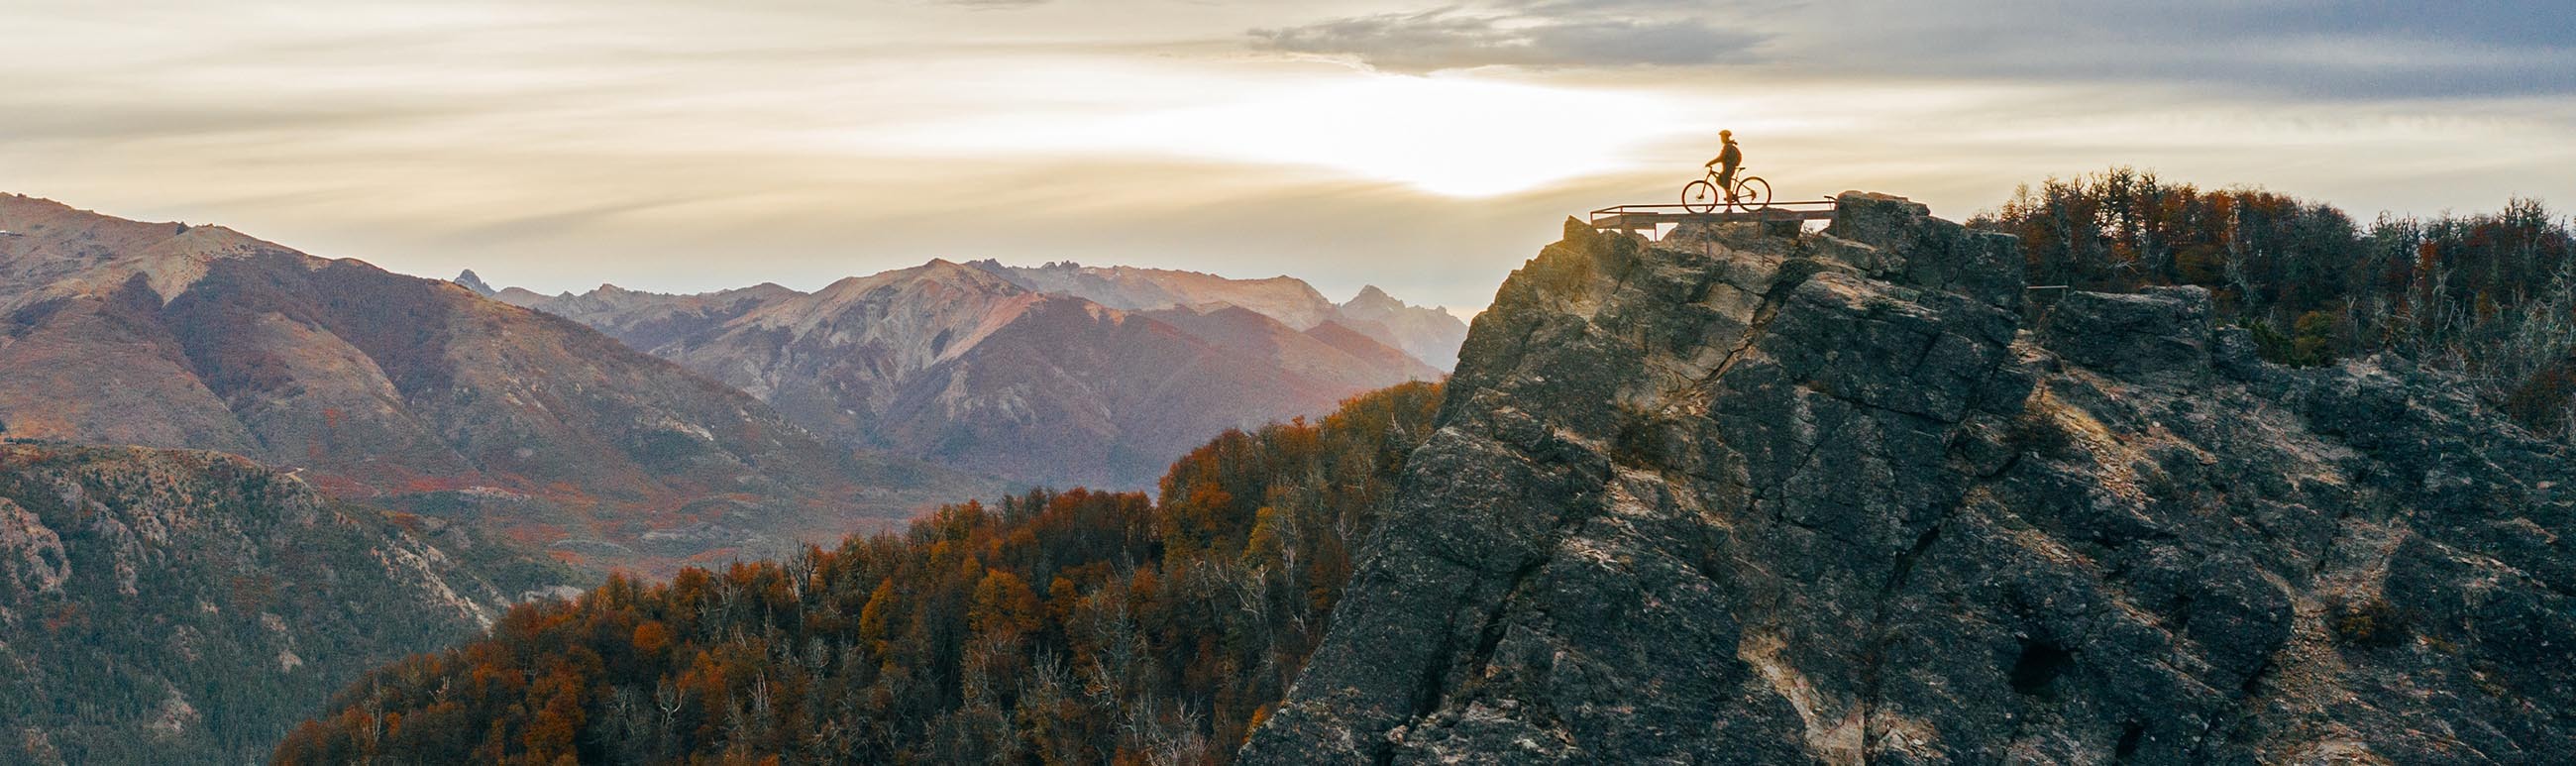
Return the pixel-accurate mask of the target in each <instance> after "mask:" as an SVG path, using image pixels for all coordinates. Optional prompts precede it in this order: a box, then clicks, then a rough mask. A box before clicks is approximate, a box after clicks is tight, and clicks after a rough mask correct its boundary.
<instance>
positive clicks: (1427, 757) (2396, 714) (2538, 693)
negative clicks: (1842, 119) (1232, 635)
mask: <svg viewBox="0 0 2576 766" xmlns="http://www.w3.org/2000/svg"><path fill="white" fill-rule="evenodd" d="M1841 202H1842V207H1841V212H1840V213H1839V216H1838V218H1837V219H1836V220H1835V221H1834V222H1833V224H1832V226H1830V227H1829V228H1827V229H1826V230H1825V231H1824V232H1823V233H1821V234H1813V233H1811V234H1806V235H1804V236H1773V235H1767V234H1765V233H1763V232H1762V231H1761V230H1760V228H1759V227H1758V226H1751V225H1746V226H1721V227H1716V228H1711V229H1704V230H1684V231H1680V232H1676V233H1675V234H1674V235H1673V236H1669V237H1667V238H1665V240H1664V241H1663V242H1661V243H1653V242H1648V241H1645V240H1643V239H1639V238H1635V237H1632V236H1628V235H1621V234H1608V233H1600V232H1595V231H1592V230H1591V229H1589V228H1588V227H1585V226H1583V225H1581V224H1579V223H1577V222H1571V221H1569V222H1568V225H1567V227H1566V234H1565V239H1564V240H1563V241H1561V242H1558V243H1556V244H1553V245H1550V246H1548V247H1547V248H1546V249H1545V250H1544V251H1543V252H1542V253H1541V254H1540V256H1539V257H1538V258H1536V259H1534V260H1532V261H1530V262H1529V263H1528V264H1527V265H1526V266H1524V267H1523V268H1522V269H1520V270H1519V271H1517V272H1515V273H1514V274H1513V275H1512V277H1511V278H1510V279H1509V280H1508V281H1507V282H1506V283H1505V284H1504V285H1503V287H1502V289H1501V291H1500V293H1499V294H1498V296H1497V298H1496V301H1495V303H1494V306H1493V308H1492V309H1491V310H1489V311H1487V312H1485V313H1484V314H1483V315H1481V316H1479V317H1478V318H1477V319H1476V320H1475V323H1474V329H1473V331H1472V333H1471V335H1470V337H1469V338H1468V340H1467V343H1466V346H1465V349H1464V351H1463V352H1462V353H1461V359H1460V362H1459V366H1458V370H1457V373H1456V375H1455V376H1454V377H1453V378H1452V380H1451V383H1450V385H1449V388H1448V392H1447V401H1446V403H1445V405H1444V409H1443V411H1442V413H1441V416H1440V420H1439V428H1438V431H1437V433H1436V434H1435V435H1434V436H1433V437H1432V438H1431V439H1430V440H1429V441H1428V442H1427V443H1426V444H1425V445H1424V446H1423V447H1422V448H1421V449H1420V450H1419V451H1417V452H1416V453H1415V454H1414V455H1413V456H1412V458H1411V459H1410V462H1409V464H1408V468H1407V475H1406V478H1405V480H1404V482H1403V485H1402V489H1401V490H1400V491H1399V493H1398V495H1397V498H1396V500H1395V502H1394V504H1393V506H1392V507H1391V508H1389V509H1388V510H1387V513H1388V516H1387V517H1386V521H1385V523H1384V524H1383V526H1382V527H1381V528H1380V531H1379V532H1378V533H1377V534H1376V536H1375V537H1374V538H1373V539H1372V540H1370V542H1369V551H1368V553H1367V554H1366V558H1365V559H1364V561H1363V562H1362V564H1361V565H1360V569H1359V572H1358V573H1357V575H1356V576H1355V578H1354V580H1353V582H1352V585H1351V587H1350V590H1349V593H1348V595H1347V596H1346V598H1345V600H1344V601H1343V602H1342V603H1341V605H1340V607H1339V608H1338V610H1337V611H1336V613H1335V617H1334V620H1333V626H1332V629H1331V632H1330V634H1329V635H1328V636H1327V638H1326V639H1325V641H1324V644H1323V646H1322V647H1321V648H1320V649H1319V650H1318V651H1317V653H1316V654H1315V656H1314V659H1313V660H1312V661H1311V662H1310V663H1309V664H1308V665H1307V667H1306V669H1305V671H1304V672H1303V674H1302V676H1301V677H1300V680H1299V681H1298V682H1297V684H1296V686H1295V688H1294V690H1293V691H1292V692H1291V694H1290V695H1289V698H1288V700H1287V701H1286V702H1284V703H1283V704H1282V705H1281V706H1280V707H1279V709H1278V710H1277V711H1276V712H1275V713H1274V714H1273V715H1271V716H1270V717H1269V718H1268V719H1267V721H1266V723H1264V724H1263V725H1262V727H1261V728H1260V729H1258V730H1257V731H1256V732H1255V733H1254V735H1253V737H1252V740H1251V742H1250V743H1249V744H1248V745H1247V746H1246V749H1245V750H1244V751H1243V756H1244V759H1243V760H1244V762H1246V763H1253V764H1270V763H1302V762H1317V761H1323V762H1379V763H1386V762H1393V763H1418V762H1443V763H1448V762H1458V763H1503V762H1510V763H1528V762H1606V763H1638V762H1707V763H1717V762H1726V763H1836V764H1841V763H1990V762H2005V761H2011V762H2024V763H2102V762H2112V761H2121V762H2135V763H2212V762H2215V763H2252V762H2264V763H2282V762H2287V763H2325V762H2334V763H2437V762H2438V763H2474V762H2504V763H2518V762H2565V761H2567V760H2568V759H2570V758H2576V721H2571V716H2576V713H2571V711H2576V662H2570V659H2571V656H2576V655H2571V653H2570V652H2569V650H2568V649H2569V647H2571V646H2576V601H2571V599H2570V597H2571V596H2576V555H2571V551H2570V550H2569V546H2570V543H2569V540H2570V539H2576V535H2571V533H2576V523H2571V520H2570V510H2571V505H2576V503H2571V501H2570V500H2569V499H2568V498H2566V497H2564V496H2563V493H2559V492H2554V491H2553V490H2555V489H2556V488H2558V487H2559V486H2560V485H2563V484H2564V483H2565V482H2566V476H2567V474H2568V473H2569V470H2568V468H2567V466H2568V464H2569V461H2568V458H2569V456H2568V455H2567V454H2566V453H2565V451H2564V450H2563V449H2562V448H2560V447H2557V446H2554V445H2552V444H2549V443H2545V442H2542V441H2539V440H2536V439H2534V438H2531V437H2530V436H2529V435H2527V434H2526V433H2525V432H2523V431H2522V430H2520V429H2519V428H2517V427H2515V426H2513V425H2511V424H2510V423H2508V422H2507V421H2505V420H2504V419H2503V418H2501V417H2499V416H2498V415H2496V414H2494V413H2492V412H2490V411H2488V410H2487V409H2485V408H2484V407H2482V406H2481V405H2480V404H2479V403H2478V402H2477V401H2475V400H2474V399H2473V398H2472V397H2471V396H2469V395H2468V394H2467V393H2465V392H2466V389H2465V388H2464V387H2461V386H2459V385H2456V384H2455V382H2454V381H2452V380H2449V379H2446V378H2443V377H2441V376H2438V375H2434V374H2430V373H2424V372H2419V371H2416V370H2414V369H2413V368H2412V367H2411V366H2408V365H2405V364H2404V363H2402V361H2399V360H2393V359H2390V360H2365V361H2360V362H2355V363H2348V364H2345V365H2342V366H2340V367H2335V368H2324V369H2297V370H2294V369H2288V368H2283V367H2279V366H2275V365H2270V364H2266V363H2263V362H2261V361H2260V360H2258V359H2256V358H2255V356H2254V353H2253V350H2252V344H2251V343H2250V342H2249V341H2248V339H2247V338H2246V337H2245V336H2244V335H2243V334H2242V333H2241V332H2239V331H2235V330H2225V329H2213V328H2212V327H2211V326H2210V321H2209V319H2208V317H2209V311H2210V310H2209V297H2208V295H2207V293H2205V292H2204V291H2201V290H2199V289H2197V288H2173V289H2161V290H2154V291H2149V292H2145V293H2140V294H2130V295H2106V294H2089V293H2077V294H2072V295H2068V296H2066V297H2065V298H2063V299H2062V300H2058V301H2055V302H2054V305H2052V306H2049V307H2047V308H2046V309H2045V310H2044V311H2042V310H2032V309H2031V308H2030V307H2026V306H2025V305H2024V301H2025V297H2024V292H2025V290H2024V285H2023V284H2022V279H2021V268H2022V266H2021V264H2022V258H2021V255H2020V250H2019V247H2018V245H2017V243H2016V242H2015V241H2014V240H2013V239H2012V238H2011V237H2009V236H2006V235H2000V234H1991V233H1984V232H1977V231H1972V230H1969V229H1966V228H1963V227H1961V226H1959V225H1957V224H1954V223H1950V222H1947V221H1942V220H1939V219H1935V218H1932V217H1931V216H1930V215H1929V214H1928V211H1927V210H1926V209H1925V208H1924V207H1923V206H1921V205H1917V204H1914V203H1911V202H1907V201H1904V200H1902V199H1898V198H1893V197H1886V196H1883V195H1871V194H1856V193H1847V194H1845V195H1844V196H1843V197H1842V198H1841Z"/></svg>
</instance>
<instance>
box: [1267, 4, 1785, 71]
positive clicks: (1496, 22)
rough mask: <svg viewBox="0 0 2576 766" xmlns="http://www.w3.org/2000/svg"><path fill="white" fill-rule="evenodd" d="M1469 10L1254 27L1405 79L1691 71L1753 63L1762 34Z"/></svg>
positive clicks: (1689, 24)
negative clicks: (1480, 71) (1586, 70)
mask: <svg viewBox="0 0 2576 766" xmlns="http://www.w3.org/2000/svg"><path fill="white" fill-rule="evenodd" d="M1528 10H1530V9H1520V12H1501V11H1476V10H1465V9H1459V8H1442V9H1438V10H1431V11H1422V12H1418V13H1391V14H1379V15H1372V16H1355V17H1350V18H1342V19H1333V20H1329V21H1321V22H1316V23H1313V24H1306V25H1302V26H1295V27H1285V28H1277V29H1256V30H1253V31H1252V37H1253V39H1254V40H1256V41H1257V43H1258V44H1259V45H1260V46H1262V47H1265V48H1269V49H1272V50H1279V51H1288V52H1293V53H1311V54H1321V55H1332V56H1349V57H1351V58H1354V59H1356V60H1358V61H1359V62H1361V63H1363V64H1366V65H1368V66H1370V67H1372V68H1375V69H1380V70H1385V71H1393V72H1407V73H1421V72H1433V71H1439V70H1444V69H1468V68H1474V67H1483V66H1522V67H1535V68H1557V67H1605V66H1606V67H1624V66H1691V65H1699V64H1715V63H1721V62H1740V61H1746V60H1749V59H1750V58H1751V54H1752V52H1753V49H1754V47H1755V46H1757V45H1759V44H1761V43H1762V41H1763V40H1765V39H1766V38H1767V36H1766V35H1762V34H1757V33H1751V32H1745V31H1740V30H1727V29H1720V28H1718V27H1716V26H1714V25H1712V24H1710V23H1709V22H1708V21H1705V20H1702V19H1696V18H1640V17H1631V16H1603V15H1599V14H1598V13H1594V12H1586V13H1581V14H1563V13H1562V9H1559V8H1556V7H1554V6H1549V7H1545V8H1541V9H1537V10H1543V11H1548V12H1543V13H1531V12H1527V11H1528Z"/></svg>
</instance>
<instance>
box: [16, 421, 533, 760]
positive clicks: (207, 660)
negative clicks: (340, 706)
mask: <svg viewBox="0 0 2576 766" xmlns="http://www.w3.org/2000/svg"><path fill="white" fill-rule="evenodd" d="M570 577H571V573H570V572H568V571H564V570H562V569H561V568H560V567H557V566H554V565H552V564H549V563H546V562H542V561H539V560H535V559H532V558H529V557H528V556H526V555H525V554H522V553H519V552H517V551H515V550H514V549H512V548H510V547H508V546H504V545H499V544H496V543H494V542H492V541H490V540H488V539H485V538H481V537H478V536H477V535H476V534H474V533H473V532H472V530H471V529H470V528H468V527H464V526H461V525H456V526H450V525H441V524H439V523H438V522H437V521H436V520H435V519H426V518H421V517H413V516H405V515H399V514H386V513H382V512H379V511H377V510H374V509H371V508H365V507H359V506H354V505H349V504H345V503H337V502H333V501H330V500H328V499H325V498H324V497H323V496H322V495H321V494H320V493H317V492H315V491H314V490H313V489H312V488H311V487H309V486H307V485H306V484H305V483H304V482H303V481H301V480H299V479H297V478H295V477H293V476H291V475H289V474H286V473H282V472H279V471H274V470H271V469H269V468H266V467H263V466H260V465H258V464H256V463H252V462H250V461H248V460H244V459H241V458H238V457H233V456H230V455H223V454H218V453H212V452H194V451H162V450H148V449H137V448H98V447H66V446H55V445H38V444H0V762H6V763H33V764H43V763H217V762H232V763H242V762H248V761H256V760H259V759H261V758H262V756H263V755H264V754H265V752H266V751H267V748H268V746H269V744H270V743H273V742H275V741H276V740H277V738H278V737H280V736H283V735H284V734H285V732H286V729H287V726H288V725H289V724H291V723H293V722H295V721H297V720H299V719H302V718H304V717H306V716H310V715H312V714H313V713H314V711H316V710H318V709H320V707H321V705H322V703H323V702H324V700H325V698H326V697H327V696H328V695H329V694H330V693H331V692H332V691H335V690H337V689H339V688H340V687H341V686H343V685H345V684H347V683H349V682H350V681H351V680H352V679H354V678H356V677H357V676H358V674H359V672H360V671H363V670H365V669H367V668H370V667H374V666H376V665H379V664H382V663H386V662H390V661H392V660H394V659H396V658H399V657H401V656H403V655H405V654H408V653H411V652H420V651H428V650H430V649H433V648H436V647H438V646H441V645H444V644H446V643H448V642H452V641H458V640H462V639H466V638H469V637H471V636H473V635H474V634H476V633H477V632H479V631H481V630H482V629H484V628H486V627H489V626H490V625H491V624H492V623H493V621H494V620H495V619H497V618H498V617H499V616H500V615H501V614H502V611H503V610H504V609H505V608H506V607H507V606H508V605H509V604H511V603H513V602H516V601H520V600H524V599H528V598H532V597H536V596H539V595H544V594H548V593H569V592H571V589H570V588H568V587H565V583H566V582H568V581H569V579H568V578H570Z"/></svg>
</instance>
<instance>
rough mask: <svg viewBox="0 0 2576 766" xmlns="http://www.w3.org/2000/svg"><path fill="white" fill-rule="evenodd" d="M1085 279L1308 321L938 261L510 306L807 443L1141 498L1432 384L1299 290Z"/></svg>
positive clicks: (1149, 276)
mask: <svg viewBox="0 0 2576 766" xmlns="http://www.w3.org/2000/svg"><path fill="white" fill-rule="evenodd" d="M1092 271H1093V270H1087V269H1083V270H1077V269H1073V268H1072V267H1065V266H1061V265H1059V266H1053V267H1049V269H1047V270H1040V271H1037V272H1033V273H1039V274H1042V275H1049V278H1050V279H1056V278H1063V279H1067V280H1072V279H1076V278H1083V279H1088V278H1089V277H1088V276H1087V275H1090V274H1091V273H1092ZM1098 271H1100V272H1102V273H1106V274H1109V275H1111V276H1114V277H1116V278H1117V279H1116V280H1105V278H1104V282H1103V283H1104V284H1110V285H1114V286H1120V287H1122V289H1126V290H1128V291H1129V292H1130V293H1131V294H1130V295H1129V302H1131V303H1135V302H1151V301H1143V300H1141V299H1137V298H1136V295H1147V296H1163V297H1165V298H1174V297H1177V298H1180V299H1189V298H1203V297H1212V296H1213V297H1232V298H1237V299H1246V300H1251V302H1254V303H1256V304H1264V305H1289V306H1300V307H1306V308H1312V307H1316V306H1320V307H1321V308H1320V309H1315V310H1314V311H1308V312H1306V313H1305V314H1302V315H1304V316H1309V317H1310V318H1312V319H1314V320H1315V321H1313V322H1312V323H1311V324H1308V325H1306V326H1304V327H1302V328H1300V327H1298V326H1295V325H1294V324H1292V323H1290V322H1287V321H1284V320H1282V319H1281V318H1279V317H1278V316H1274V315H1272V314H1268V313H1264V312H1262V311H1260V310H1257V309H1254V308H1250V307H1245V306H1239V305H1237V304H1234V303H1229V302H1222V301H1218V302H1208V301H1194V302H1190V303H1187V304H1186V305H1182V304H1176V303H1174V302H1173V301H1168V300H1167V301H1162V303H1163V304H1164V305H1163V306H1162V307H1160V308H1153V309H1134V310H1126V309H1119V308H1116V307H1112V306H1107V305H1103V304H1102V303H1100V302H1097V301H1094V300H1091V299H1089V298H1085V297H1081V296H1077V295H1069V294H1062V293H1057V292H1049V291H1047V290H1044V289H1038V288H1043V287H1046V286H1047V285H1048V284H1049V283H1047V282H1044V281H1034V280H1030V279H1025V278H1017V277H1015V272H1014V271H1013V270H1010V269H1008V268H1006V267H1001V266H999V265H997V264H991V263H990V262H979V264H976V265H969V264H958V263H953V262H949V261H946V260H936V259H934V260H932V261H930V262H929V263H926V264H923V265H921V266H916V267H912V268H907V269H896V270H892V271H886V272H881V273H878V274H873V275H868V276H864V277H849V278H845V279H842V280H840V281H838V282H834V283H833V284H831V285H829V286H826V287H824V288H823V289H821V290H817V291H815V292H813V293H810V294H807V293H797V292H795V291H792V290H786V289H785V288H776V287H775V286H768V285H764V286H762V287H760V288H752V289H748V290H735V291H725V292H720V293H707V294H701V295H655V294H647V293H639V292H634V291H628V290H622V289H618V288H615V287H613V286H603V287H602V288H600V289H598V290H594V291H592V292H589V293H584V294H580V295H569V294H568V295H564V296H558V297H556V298H550V299H538V300H531V301H527V302H526V303H527V305H529V306H532V307H534V308H537V309H539V310H543V311H549V312H557V313H561V314H562V315H564V316H566V317H569V318H572V319H575V320H578V321H582V322H584V323H587V324H590V325H592V326H594V327H597V328H599V329H601V330H602V331H604V332H607V333H609V334H610V335H612V336H615V337H618V338H620V339H621V340H625V341H627V342H628V343H630V344H632V345H635V346H636V347H637V348H641V349H644V350H647V351H649V352H651V353H653V354H654V355H657V356H660V357H663V358H666V359H671V360H673V361H677V362H679V363H681V364H684V365H686V366H688V367H689V368H691V369H694V370H697V371H699V372H700V373H703V374H705V375H707V376H709V377H712V378H714V379H716V380H718V381H721V382H723V383H725V384H727V385H730V386H733V387H735V388H738V389H740V390H743V391H746V392H749V393H751V394H753V395H754V396H757V397H759V398H761V399H762V400H763V401H766V402H768V403H769V404H770V405H771V406H773V407H775V408H777V409H778V410H779V411H780V412H782V413H784V414H786V415H787V416H788V417H790V418H792V419H794V420H795V421H796V422H798V423H800V424H802V425H804V426H806V427H807V428H810V429H813V430H814V431H816V432H818V433H823V434H827V435H831V436H833V437H835V438H839V439H842V440H844V441H847V442H850V443H854V444H861V445H869V446H875V447H883V448H886V449H890V450H894V451H897V452H900V453H903V454H908V455H913V456H917V457H921V458H924V459H928V460H932V461H935V462H940V463H942V464H946V465H953V466H958V467H962V468H966V469H969V470H977V471H989V472H994V473H998V474H1001V475H1004V476H1009V477H1013V478H1017V479H1022V480H1028V481H1035V482H1043V483H1058V484H1089V485H1093V486H1121V487H1132V486H1142V485H1143V484H1145V483H1147V482H1150V481H1151V480H1152V479H1153V478H1154V477H1155V476H1157V475H1159V474H1160V472H1161V470H1162V469H1163V468H1164V467H1165V466H1166V465H1168V464H1169V463H1170V461H1171V460H1172V459H1173V458H1175V457H1178V456H1179V455H1180V453H1181V452H1182V451H1184V450H1187V449H1188V448H1189V447H1191V446H1192V445H1195V444H1198V443H1199V442H1200V441H1202V440H1204V439H1206V438H1207V437H1208V436H1210V435H1212V434H1215V433H1217V432H1220V431H1223V430H1225V429H1227V428H1237V427H1250V426H1255V425H1259V424H1261V423H1264V422H1269V421H1273V420H1280V419H1286V418H1290V417H1296V416H1307V415H1320V414H1323V413H1324V412H1326V411H1328V410H1330V409H1331V407H1332V405H1333V403H1334V402H1336V401H1339V400H1340V399H1342V398H1345V397H1348V396H1350V395H1353V394H1356V393H1359V392H1362V391H1367V390H1372V389H1376V388H1381V387H1384V386H1388V385H1392V384H1395V383H1399V382H1403V381H1406V380H1431V379H1437V378H1438V377H1439V376H1440V375H1441V372H1440V371H1439V370H1438V369H1436V368H1433V367H1431V366H1429V365H1426V364H1424V363H1422V362H1421V361H1419V360H1418V359H1416V358H1414V357H1413V356H1411V355H1408V354H1407V353H1405V352H1404V351H1402V350H1400V349H1397V348H1395V347H1393V346H1390V345H1388V344H1386V343H1384V342H1382V341H1380V340H1378V339H1375V338H1372V337H1369V336H1368V335H1366V334H1364V333H1363V332H1361V331H1359V330H1356V329H1353V328H1349V327H1345V326H1343V325H1342V324H1341V323H1340V321H1339V320H1337V319H1335V318H1333V315H1332V314H1331V312H1332V311H1335V310H1336V309H1335V308H1334V307H1333V306H1332V304H1330V303H1329V302H1325V301H1323V300H1322V298H1321V296H1320V295H1317V294H1315V293H1314V291H1313V289H1312V288H1309V287H1306V286H1305V284H1304V283H1303V282H1298V281H1296V280H1293V279H1287V278H1277V279H1271V280H1225V279H1223V278H1220V277H1215V276H1212V275H1205V274H1195V273H1191V272H1163V271H1153V270H1138V269H1117V270H1098ZM1158 280H1169V281H1171V282H1172V284H1174V285H1175V287H1173V288H1171V289H1166V288H1164V287H1161V286H1158V285H1161V284H1163V283H1162V282H1161V281H1158ZM1033 285H1034V287H1033ZM510 294H511V291H509V290H504V291H502V292H501V295H503V296H504V297H507V296H509V295H510ZM1246 296H1253V297H1252V298H1246ZM1283 296H1284V297H1283ZM1309 297H1311V298H1312V300H1311V301H1309V300H1306V298H1309ZM1300 310H1301V311H1303V310H1304V309H1300ZM1296 315H1301V314H1292V316H1296Z"/></svg>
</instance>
